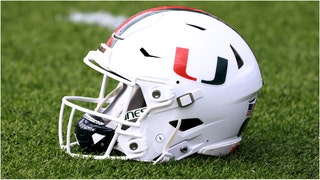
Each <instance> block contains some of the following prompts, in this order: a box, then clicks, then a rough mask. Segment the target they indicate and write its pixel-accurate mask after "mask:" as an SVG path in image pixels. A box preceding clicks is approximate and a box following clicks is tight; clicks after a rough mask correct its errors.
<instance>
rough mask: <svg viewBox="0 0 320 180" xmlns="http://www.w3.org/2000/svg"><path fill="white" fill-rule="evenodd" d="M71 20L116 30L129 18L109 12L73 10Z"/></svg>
mask: <svg viewBox="0 0 320 180" xmlns="http://www.w3.org/2000/svg"><path fill="white" fill-rule="evenodd" d="M68 18H69V20H70V21H72V22H76V23H87V24H97V25H99V26H102V27H106V28H110V29H112V30H114V29H115V28H117V27H118V26H119V25H120V24H121V23H123V22H124V21H125V20H127V19H128V18H127V17H126V16H123V15H119V16H115V15H113V14H111V13H109V12H93V13H83V12H73V13H71V14H70V15H69V17H68Z"/></svg>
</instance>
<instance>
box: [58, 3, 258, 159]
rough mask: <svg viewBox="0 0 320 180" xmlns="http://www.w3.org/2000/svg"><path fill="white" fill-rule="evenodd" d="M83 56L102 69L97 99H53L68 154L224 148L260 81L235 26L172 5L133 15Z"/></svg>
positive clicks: (170, 155) (236, 134)
mask: <svg viewBox="0 0 320 180" xmlns="http://www.w3.org/2000/svg"><path fill="white" fill-rule="evenodd" d="M84 63H85V64H87V65H88V66H89V67H91V68H93V69H94V70H96V71H98V72H100V73H102V75H103V78H102V85H101V88H100V91H99V95H98V97H97V98H92V97H84V96H65V97H63V99H62V105H61V110H60V116H59V143H60V147H61V148H62V149H64V150H65V151H66V152H67V153H68V154H70V155H71V156H73V157H88V158H94V159H106V158H111V159H133V160H138V161H151V162H154V163H156V162H164V161H168V160H170V159H174V160H181V159H183V158H185V157H188V156H190V155H192V154H195V153H199V154H205V155H212V156H219V155H225V154H229V153H232V152H233V151H234V149H235V148H236V147H237V146H238V145H239V144H240V141H241V132H242V131H243V130H244V129H245V127H246V125H247V123H248V120H249V118H250V117H251V115H252V112H253V110H254V105H255V103H256V100H257V94H258V91H259V89H260V88H261V87H262V84H263V82H262V77H261V73H260V69H259V66H258V63H257V61H256V58H255V56H254V54H253V53H252V51H251V49H250V48H249V46H248V45H247V43H246V42H245V41H244V40H243V38H242V37H241V36H240V35H239V34H238V33H237V32H236V31H235V30H234V29H232V28H231V27H230V26H229V25H227V24H226V23H224V22H223V21H222V20H220V19H218V18H217V17H215V16H213V15H211V14H209V13H207V12H205V11H202V10H198V9H194V8H189V7H181V6H163V7H157V8H152V9H149V10H146V11H143V12H141V13H138V14H136V15H134V16H133V17H131V18H129V19H128V20H127V21H126V22H124V23H123V24H122V25H120V26H119V27H118V28H117V29H116V30H115V31H114V33H113V34H112V35H111V37H110V39H109V40H108V41H107V42H106V43H101V45H100V46H99V48H98V49H97V50H93V51H90V52H89V53H88V54H87V56H86V57H85V58H84ZM109 79H113V80H112V81H108V80H109ZM114 82H116V86H115V87H114V89H113V90H112V91H111V90H110V89H111V86H112V85H114V84H115V83H114ZM109 91H110V92H109ZM107 92H109V93H107ZM66 109H67V110H66ZM66 111H68V112H69V113H66ZM64 119H68V121H67V122H65V121H64ZM74 119H77V120H76V121H74ZM74 135H75V136H74Z"/></svg>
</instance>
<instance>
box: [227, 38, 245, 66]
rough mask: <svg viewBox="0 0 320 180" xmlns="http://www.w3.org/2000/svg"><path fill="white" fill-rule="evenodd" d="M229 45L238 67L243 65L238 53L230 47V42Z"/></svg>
mask: <svg viewBox="0 0 320 180" xmlns="http://www.w3.org/2000/svg"><path fill="white" fill-rule="evenodd" d="M230 47H231V49H232V52H233V54H234V56H235V58H236V60H237V65H238V69H240V68H241V67H242V66H243V60H242V59H241V57H240V55H239V54H238V52H237V51H236V50H235V49H234V47H232V45H231V44H230Z"/></svg>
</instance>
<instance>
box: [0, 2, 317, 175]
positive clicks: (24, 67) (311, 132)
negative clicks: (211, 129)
mask: <svg viewBox="0 0 320 180" xmlns="http://www.w3.org/2000/svg"><path fill="white" fill-rule="evenodd" d="M168 4H171V5H173V4H174V5H187V6H192V7H196V8H200V9H203V10H206V11H208V12H211V13H212V14H214V15H216V16H218V17H220V18H221V19H223V20H225V21H226V22H228V23H229V24H231V25H232V26H233V27H234V28H235V29H236V30H237V31H238V32H239V33H240V34H241V35H242V36H243V37H244V38H245V39H246V40H247V42H248V43H249V45H250V46H251V48H252V50H253V51H254V53H255V55H256V57H257V59H258V62H259V64H260V67H261V71H262V74H263V78H264V83H265V84H264V87H263V89H262V90H261V92H260V94H259V99H258V104H257V106H256V108H255V113H254V115H253V118H252V119H251V121H250V123H249V125H248V127H247V129H246V131H245V133H244V135H243V141H242V144H241V147H240V149H238V150H237V151H236V152H235V153H234V154H231V155H229V156H224V157H209V156H203V155H194V156H191V157H189V158H187V159H184V160H182V161H170V162H168V163H165V164H157V165H152V164H150V163H141V162H135V161H118V160H116V161H112V160H103V161H97V160H85V159H75V158H71V157H70V156H68V155H67V154H65V153H64V152H62V151H61V150H60V148H59V145H58V132H57V129H58V115H59V109H60V103H61V98H62V97H63V96H65V95H87V96H97V93H98V89H99V86H100V81H101V78H100V74H99V73H97V72H94V71H93V70H92V69H90V68H89V67H87V66H86V65H85V64H84V63H82V58H83V57H84V56H85V55H86V53H87V52H88V51H89V50H92V49H95V48H96V47H97V46H98V44H99V43H100V42H105V41H106V40H107V39H108V37H109V36H110V34H111V32H112V30H109V29H105V28H102V27H99V26H97V25H87V24H76V23H71V22H70V21H68V20H67V19H66V17H67V16H68V15H69V14H70V13H71V12H73V11H80V12H95V11H108V12H111V13H113V14H118V15H120V14H124V15H126V16H128V17H129V16H131V15H133V14H135V13H137V12H139V11H142V10H144V9H147V8H150V7H155V6H159V5H168ZM318 98H319V2H317V1H313V2H210V1H205V2H191V1H186V2H180V1H179V2H173V1H170V2H164V1H160V2H154V1H150V2H143V1H139V2H124V1H123V2H116V1H113V2H8V1H1V178H4V179H8V178H29V179H30V178H299V179H300V178H308V179H310V178H312V179H313V178H314V179H318V178H319V99H318Z"/></svg>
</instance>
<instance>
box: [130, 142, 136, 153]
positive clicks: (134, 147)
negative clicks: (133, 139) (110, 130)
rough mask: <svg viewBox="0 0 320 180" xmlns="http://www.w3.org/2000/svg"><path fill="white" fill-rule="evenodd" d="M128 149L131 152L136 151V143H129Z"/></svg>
mask: <svg viewBox="0 0 320 180" xmlns="http://www.w3.org/2000/svg"><path fill="white" fill-rule="evenodd" d="M129 147H130V149H131V150H132V151H135V150H137V149H138V144H137V143H131V144H130V145H129Z"/></svg>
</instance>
